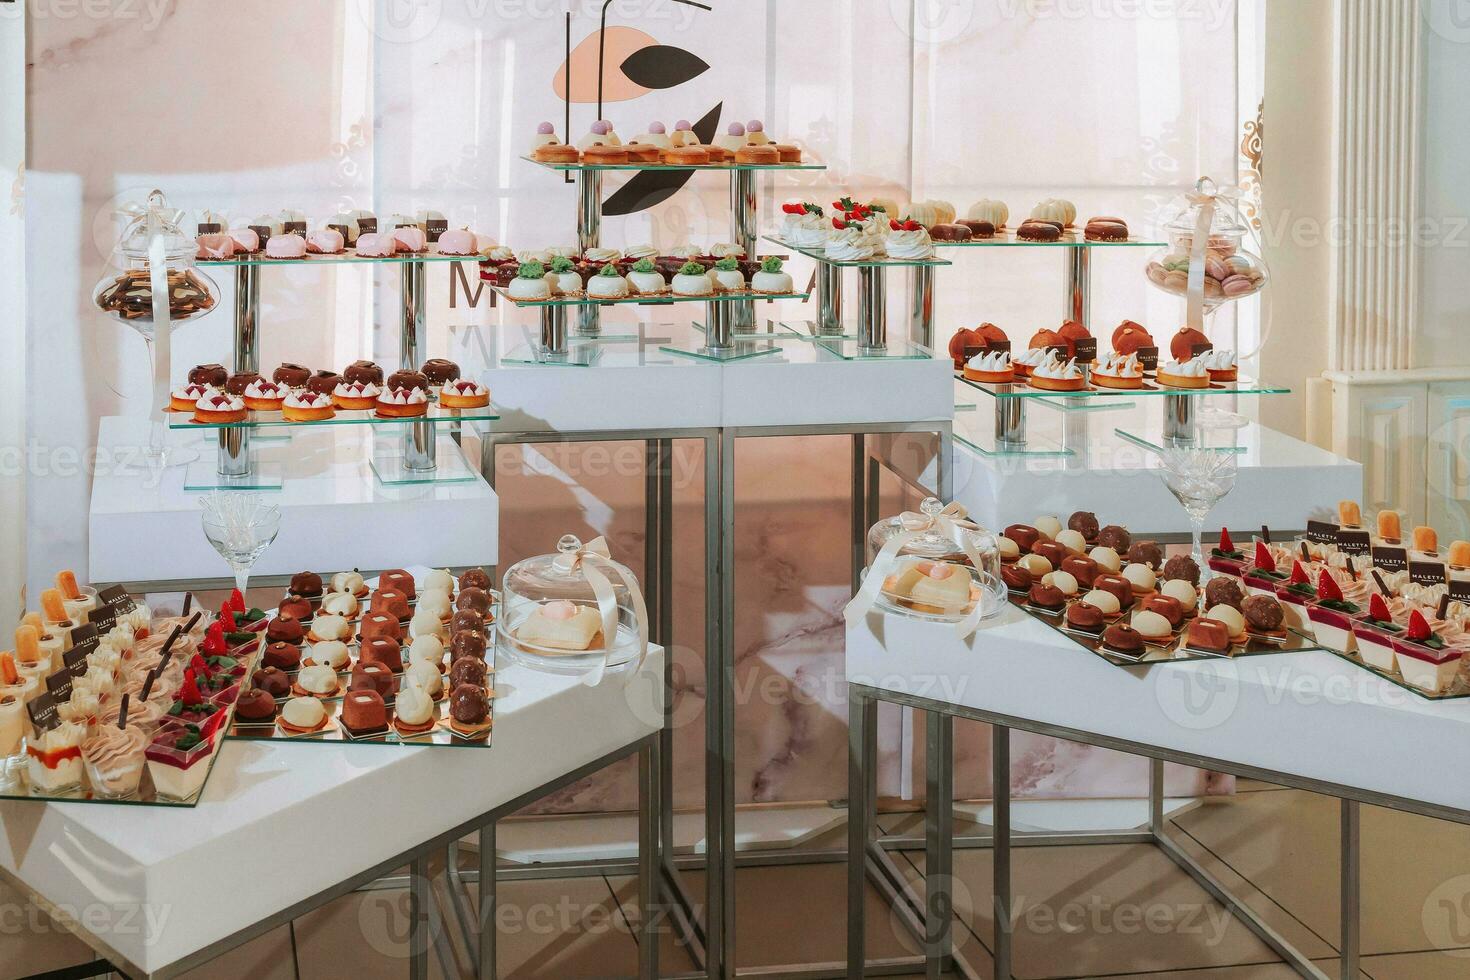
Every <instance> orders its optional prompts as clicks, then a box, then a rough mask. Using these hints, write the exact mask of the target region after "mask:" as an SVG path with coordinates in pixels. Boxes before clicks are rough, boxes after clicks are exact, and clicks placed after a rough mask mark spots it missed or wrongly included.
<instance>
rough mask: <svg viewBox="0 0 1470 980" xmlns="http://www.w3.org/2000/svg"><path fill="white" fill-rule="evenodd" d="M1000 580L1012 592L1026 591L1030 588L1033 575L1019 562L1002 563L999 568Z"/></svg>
mask: <svg viewBox="0 0 1470 980" xmlns="http://www.w3.org/2000/svg"><path fill="white" fill-rule="evenodd" d="M1000 580H1001V581H1002V582H1004V583H1005V587H1006V588H1007V589H1009V590H1010V591H1012V592H1028V591H1030V589H1031V585H1032V582H1033V577H1032V575H1031V573H1030V572H1029V571H1027V570H1026V569H1025V568H1023V567H1021V565H1019V564H1016V565H1003V566H1002V567H1001V570H1000Z"/></svg>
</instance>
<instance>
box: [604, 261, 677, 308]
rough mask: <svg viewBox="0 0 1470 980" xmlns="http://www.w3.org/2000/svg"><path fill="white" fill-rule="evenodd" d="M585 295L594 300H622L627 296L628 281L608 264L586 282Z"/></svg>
mask: <svg viewBox="0 0 1470 980" xmlns="http://www.w3.org/2000/svg"><path fill="white" fill-rule="evenodd" d="M660 278H662V277H660ZM587 295H588V296H591V297H593V298H595V299H623V298H625V297H626V296H627V295H628V280H626V279H624V278H623V277H622V275H620V274H619V273H618V267H617V266H616V265H613V263H612V262H608V263H607V265H605V266H603V267H602V268H601V269H600V270H598V273H597V275H595V276H593V277H592V278H591V279H588V280H587Z"/></svg>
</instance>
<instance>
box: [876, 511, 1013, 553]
mask: <svg viewBox="0 0 1470 980" xmlns="http://www.w3.org/2000/svg"><path fill="white" fill-rule="evenodd" d="M900 535H908V538H907V539H906V540H905V541H903V542H902V544H900V545H899V546H898V552H897V554H898V555H900V556H902V555H915V556H918V557H920V558H930V559H933V560H934V561H952V562H957V563H959V564H961V565H971V564H974V563H973V562H972V561H971V559H970V557H969V554H967V551H974V552H976V553H978V554H982V555H983V554H984V553H985V552H986V551H987V550H989V551H991V552H994V551H995V550H996V543H995V536H994V535H992V534H991V533H990V532H989V531H986V530H985V529H984V528H982V527H980V526H979V525H978V524H975V523H974V522H972V521H971V520H969V518H968V517H966V516H965V515H964V514H963V512H962V511H961V510H960V509H959V508H958V505H951V506H950V508H948V512H946V508H945V506H944V504H942V503H940V502H939V499H938V498H937V497H927V498H925V499H924V502H923V503H921V504H919V513H918V514H917V515H915V514H908V513H906V514H899V515H898V516H896V517H890V518H887V519H885V520H881V521H879V522H878V523H877V524H874V525H873V526H872V528H870V529H869V530H868V560H869V561H873V560H874V559H875V558H877V557H878V555H879V554H881V553H882V551H883V548H884V546H885V545H887V544H888V543H889V542H890V541H892V540H893V539H894V538H896V537H898V536H900Z"/></svg>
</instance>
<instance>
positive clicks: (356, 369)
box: [342, 361, 383, 385]
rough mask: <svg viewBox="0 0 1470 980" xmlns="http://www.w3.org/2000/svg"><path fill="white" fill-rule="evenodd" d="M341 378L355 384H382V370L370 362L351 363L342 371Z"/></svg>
mask: <svg viewBox="0 0 1470 980" xmlns="http://www.w3.org/2000/svg"><path fill="white" fill-rule="evenodd" d="M342 377H343V378H344V379H346V380H347V381H350V382H353V383H355V384H367V383H369V382H371V383H372V384H375V385H381V384H382V383H383V369H382V368H380V367H378V365H377V364H375V363H374V362H372V361H353V362H352V363H351V364H349V365H347V367H345V368H343V369H342Z"/></svg>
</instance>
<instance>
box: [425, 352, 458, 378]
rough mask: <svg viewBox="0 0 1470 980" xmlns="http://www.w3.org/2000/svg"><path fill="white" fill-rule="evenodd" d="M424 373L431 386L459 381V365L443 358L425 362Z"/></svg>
mask: <svg viewBox="0 0 1470 980" xmlns="http://www.w3.org/2000/svg"><path fill="white" fill-rule="evenodd" d="M423 372H424V377H426V378H428V379H429V384H431V385H442V384H447V383H448V382H450V381H458V380H459V365H458V364H455V363H454V362H453V361H448V360H445V359H444V358H442V357H435V358H433V359H431V360H428V361H425V362H424V367H423Z"/></svg>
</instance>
